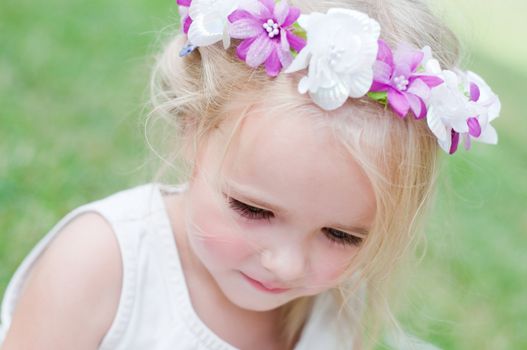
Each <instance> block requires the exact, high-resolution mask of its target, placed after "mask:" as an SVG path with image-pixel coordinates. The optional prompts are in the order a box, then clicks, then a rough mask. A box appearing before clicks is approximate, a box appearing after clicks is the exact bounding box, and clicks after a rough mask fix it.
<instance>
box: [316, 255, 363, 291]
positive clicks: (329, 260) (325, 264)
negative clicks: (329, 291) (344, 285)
mask: <svg viewBox="0 0 527 350" xmlns="http://www.w3.org/2000/svg"><path fill="white" fill-rule="evenodd" d="M356 253H357V249H356V248H354V249H340V248H334V249H332V250H331V252H330V253H329V252H328V250H325V252H320V253H319V254H317V256H316V258H315V259H314V260H316V261H313V263H312V266H313V268H312V275H311V276H312V279H311V281H310V283H311V284H312V285H313V286H326V287H334V286H336V285H337V284H338V283H339V282H340V278H341V277H342V275H343V274H344V273H345V272H346V271H347V270H348V267H349V265H350V262H351V259H352V258H353V256H354V255H355V254H356Z"/></svg>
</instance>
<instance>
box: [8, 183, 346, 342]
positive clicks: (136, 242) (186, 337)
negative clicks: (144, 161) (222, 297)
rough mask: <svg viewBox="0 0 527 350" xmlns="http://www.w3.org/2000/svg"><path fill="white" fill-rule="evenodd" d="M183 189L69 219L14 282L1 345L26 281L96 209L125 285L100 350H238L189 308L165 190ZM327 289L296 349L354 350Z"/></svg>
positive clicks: (147, 194) (154, 190) (96, 205)
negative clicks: (71, 226)
mask: <svg viewBox="0 0 527 350" xmlns="http://www.w3.org/2000/svg"><path fill="white" fill-rule="evenodd" d="M183 190H184V187H183V186H180V187H177V188H175V187H168V186H164V185H160V184H146V185H142V186H139V187H135V188H132V189H128V190H125V191H122V192H119V193H116V194H114V195H112V196H110V197H108V198H105V199H102V200H99V201H96V202H93V203H89V204H86V205H83V206H81V207H79V208H77V209H75V210H73V211H72V212H71V213H69V214H68V215H66V217H64V218H63V219H62V220H61V221H60V222H59V223H58V224H57V225H56V226H55V227H54V228H53V229H52V230H51V231H50V232H49V233H48V234H47V235H46V236H44V237H43V238H42V240H41V241H40V242H39V243H38V244H37V245H36V246H35V247H34V248H33V250H32V251H31V252H30V253H29V255H28V256H27V257H26V258H25V259H24V261H23V262H22V264H21V265H20V266H19V267H18V269H17V271H16V272H15V274H14V275H13V278H12V279H11V281H10V282H9V285H8V287H7V289H6V291H5V295H4V299H3V301H2V305H1V319H0V320H1V323H0V345H1V344H2V340H3V339H4V337H5V334H6V332H7V329H8V328H9V326H10V324H11V318H12V315H13V311H14V308H15V305H16V303H17V301H18V298H19V296H20V292H21V290H22V287H23V284H24V282H25V280H26V278H27V276H28V274H29V271H30V269H31V268H32V266H33V264H34V262H35V261H36V259H37V258H38V257H39V255H40V254H41V253H42V252H43V251H44V250H45V249H46V247H47V246H48V244H49V243H50V242H51V241H52V239H53V238H54V237H55V236H56V235H57V233H58V232H59V231H60V230H61V229H62V228H63V227H64V226H65V225H66V224H67V223H68V222H69V221H71V220H72V219H73V218H75V217H76V216H78V215H80V214H82V213H86V212H96V213H98V214H99V215H101V216H103V217H104V218H105V219H106V220H107V221H108V222H109V223H110V225H111V226H112V229H113V232H114V233H115V235H116V237H117V240H118V243H119V247H120V250H121V257H122V264H123V284H122V290H121V297H120V301H119V306H118V310H117V314H116V316H115V318H114V320H113V323H112V325H111V327H110V329H109V331H108V333H107V334H106V335H105V337H104V339H103V341H102V342H101V345H100V346H99V348H98V349H99V350H145V349H148V350H169V349H170V350H174V349H183V350H235V349H236V348H235V347H233V346H232V345H230V344H228V343H227V342H226V341H225V340H223V339H221V338H220V337H219V336H218V335H216V334H215V333H214V332H213V331H211V330H210V329H209V328H208V327H207V326H206V325H205V324H204V323H203V321H201V319H200V318H199V317H198V315H197V314H196V312H195V311H194V309H193V306H192V304H191V299H190V296H189V293H188V288H187V284H186V281H185V278H184V274H183V271H182V267H181V264H180V259H179V255H178V250H177V247H176V243H175V240H174V235H173V233H172V228H171V226H170V222H169V218H168V215H167V212H166V208H165V205H164V201H163V198H162V191H163V192H181V191H183ZM337 313H338V305H337V303H336V301H335V299H334V298H333V296H332V294H331V293H329V292H326V293H322V294H320V295H319V296H317V297H316V299H315V304H314V306H313V309H312V312H311V314H310V316H309V319H308V321H307V323H306V325H305V327H304V329H303V332H302V335H301V338H300V340H299V342H298V343H297V345H296V347H295V350H310V349H313V350H315V349H317V350H318V349H324V350H332V349H334V350H337V349H339V350H340V349H346V350H349V349H352V345H351V344H352V339H351V337H350V336H349V335H348V336H342V334H343V333H342V330H341V327H342V325H341V323H342V322H340V323H339V322H338V320H337V319H336V316H337Z"/></svg>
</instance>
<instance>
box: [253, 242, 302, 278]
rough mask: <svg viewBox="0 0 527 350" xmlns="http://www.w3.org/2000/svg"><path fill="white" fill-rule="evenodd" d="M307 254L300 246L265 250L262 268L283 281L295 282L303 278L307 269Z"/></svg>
mask: <svg viewBox="0 0 527 350" xmlns="http://www.w3.org/2000/svg"><path fill="white" fill-rule="evenodd" d="M305 259H306V258H305V253H304V251H303V249H302V248H301V247H299V246H295V245H288V246H280V247H277V248H275V249H272V250H271V249H267V250H264V251H263V252H262V254H261V264H262V266H263V267H264V268H265V269H267V270H269V271H270V272H271V273H272V274H273V275H274V276H276V278H277V279H280V280H281V281H293V280H295V279H298V278H300V277H302V276H303V274H304V272H305V268H306V261H305Z"/></svg>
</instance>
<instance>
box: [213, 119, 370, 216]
mask: <svg viewBox="0 0 527 350" xmlns="http://www.w3.org/2000/svg"><path fill="white" fill-rule="evenodd" d="M328 117H329V116H328ZM222 173H223V175H224V180H225V181H226V182H230V183H233V184H237V185H240V186H242V187H244V188H250V189H252V190H253V192H254V193H261V194H262V196H265V198H268V199H269V200H270V201H271V200H272V201H273V203H276V204H278V205H279V206H280V207H284V208H287V209H288V210H291V211H293V212H296V213H300V212H301V213H304V214H306V213H307V214H309V215H311V217H313V218H318V217H320V218H321V219H325V218H327V217H328V215H330V216H331V217H333V218H335V219H339V221H343V220H346V219H347V220H346V221H344V222H348V223H349V220H350V217H351V216H352V217H353V218H351V219H356V220H358V221H359V222H361V223H364V224H365V225H369V223H370V222H371V220H372V218H373V214H374V210H375V199H374V195H373V191H372V188H371V185H370V182H369V180H368V178H367V177H366V175H365V174H364V172H363V171H362V169H361V168H360V166H359V165H358V164H357V162H356V161H355V160H354V159H353V158H352V156H351V155H350V154H349V152H348V151H347V150H346V149H345V147H344V146H343V145H342V144H341V142H340V141H339V140H338V139H337V138H336V137H335V136H334V134H333V133H332V130H331V129H330V128H329V127H328V126H327V124H326V123H323V122H321V120H320V119H319V118H315V117H314V116H306V115H300V114H298V113H294V112H287V113H278V112H274V113H264V112H261V111H260V112H258V111H253V112H249V114H248V116H247V117H246V118H244V120H243V121H242V123H241V125H240V128H239V130H238V135H237V137H235V138H234V140H233V143H232V144H231V147H229V151H228V153H227V156H226V159H225V163H224V164H223V169H222Z"/></svg>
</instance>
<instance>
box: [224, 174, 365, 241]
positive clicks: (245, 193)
mask: <svg viewBox="0 0 527 350" xmlns="http://www.w3.org/2000/svg"><path fill="white" fill-rule="evenodd" d="M236 186H238V188H236ZM224 188H225V189H226V192H227V193H226V194H228V195H231V194H232V195H233V196H235V197H236V198H239V199H242V200H243V201H244V202H247V204H250V205H254V206H257V207H260V208H262V209H266V210H270V211H272V212H275V213H283V214H287V213H289V210H287V209H285V208H282V207H280V206H278V205H275V204H271V203H270V202H269V201H266V200H264V199H261V198H259V197H261V194H260V193H254V191H252V190H251V189H250V188H249V187H247V186H243V185H241V184H235V183H233V182H227V181H225V182H224ZM251 191H252V192H253V193H250V192H251ZM329 227H330V228H333V229H337V230H339V231H340V230H342V231H346V232H353V233H355V234H358V235H360V236H367V235H368V233H369V230H367V229H366V228H364V227H357V226H346V225H341V224H334V225H330V226H329Z"/></svg>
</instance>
